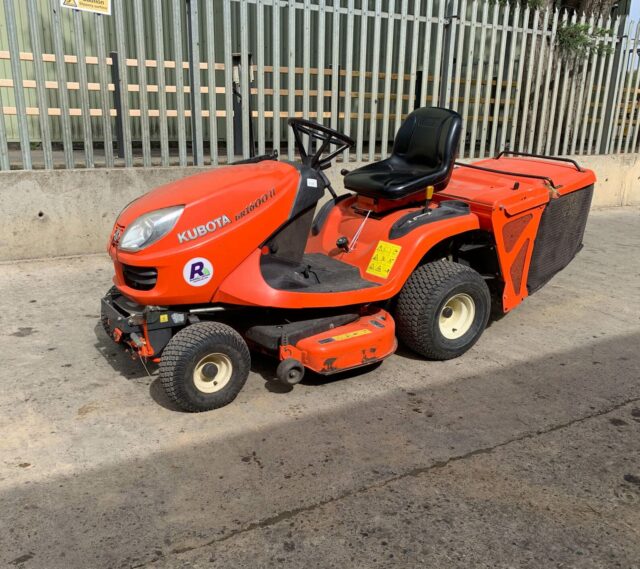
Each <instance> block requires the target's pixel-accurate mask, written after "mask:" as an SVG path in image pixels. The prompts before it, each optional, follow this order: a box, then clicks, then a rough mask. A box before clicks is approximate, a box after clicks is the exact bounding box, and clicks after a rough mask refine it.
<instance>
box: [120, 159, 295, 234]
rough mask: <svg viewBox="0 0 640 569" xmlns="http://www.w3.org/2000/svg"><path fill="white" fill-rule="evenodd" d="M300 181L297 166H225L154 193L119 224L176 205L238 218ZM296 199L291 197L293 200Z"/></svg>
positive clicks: (130, 209)
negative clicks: (251, 203) (252, 204)
mask: <svg viewBox="0 0 640 569" xmlns="http://www.w3.org/2000/svg"><path fill="white" fill-rule="evenodd" d="M298 178H299V174H298V171H297V169H296V168H295V167H294V166H292V165H290V164H286V163H283V162H276V161H272V160H265V161H264V162H258V163H255V164H242V165H238V166H224V167H220V168H216V169H213V170H211V171H210V172H203V173H201V174H196V175H195V176H189V177H187V178H183V179H181V180H177V181H175V182H171V183H169V184H165V185H164V186H159V187H157V188H155V189H154V190H151V191H150V192H148V193H146V194H145V195H143V196H141V197H139V198H138V199H136V200H134V201H133V202H131V203H130V204H129V205H128V206H127V207H125V209H124V210H123V211H122V213H121V214H120V216H119V217H118V220H117V223H118V225H121V226H124V227H126V226H128V225H129V224H130V223H131V222H132V221H134V220H135V219H137V218H138V217H140V216H141V215H143V214H145V213H148V212H150V211H154V210H157V209H162V208H166V207H171V206H176V205H183V206H185V213H186V212H187V210H195V209H199V208H201V207H203V206H206V208H207V209H209V208H213V207H215V206H214V204H215V205H219V206H220V208H221V209H224V210H225V211H224V212H222V211H221V214H222V215H227V216H229V215H232V216H234V217H235V215H236V214H237V213H239V212H240V211H242V209H243V207H244V206H245V205H246V202H247V200H250V199H251V198H252V197H257V196H260V195H261V194H263V193H264V192H265V191H269V190H271V189H273V188H276V189H278V188H282V187H289V186H293V185H296V184H297V180H298ZM294 197H295V196H294V195H292V196H291V199H292V200H293V199H294ZM212 213H213V212H212ZM182 217H183V218H184V217H185V215H184V214H183V216H182ZM178 223H179V225H182V224H181V223H180V222H178Z"/></svg>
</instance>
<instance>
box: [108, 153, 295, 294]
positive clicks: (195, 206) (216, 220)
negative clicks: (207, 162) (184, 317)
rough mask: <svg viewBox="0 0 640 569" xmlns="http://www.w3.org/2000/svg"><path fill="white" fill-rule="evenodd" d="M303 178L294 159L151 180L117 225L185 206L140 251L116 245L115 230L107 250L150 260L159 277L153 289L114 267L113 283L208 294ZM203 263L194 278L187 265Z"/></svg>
mask: <svg viewBox="0 0 640 569" xmlns="http://www.w3.org/2000/svg"><path fill="white" fill-rule="evenodd" d="M300 179H301V176H300V172H299V171H298V169H297V168H296V167H295V166H292V165H291V164H287V163H284V162H275V161H264V162H258V163H254V164H243V165H238V166H224V167H221V168H217V169H214V170H211V171H210V172H205V173H203V174H198V175H196V176H191V177H189V178H184V179H183V180H179V181H177V182H173V183H171V184H167V185H165V186H161V187H159V188H156V189H155V190H153V191H151V192H149V193H148V194H146V195H144V196H142V197H141V198H139V199H137V200H136V201H134V202H133V203H131V204H129V205H128V206H127V207H126V208H125V209H124V211H123V212H122V213H121V214H120V216H119V218H118V221H117V226H119V228H120V230H121V231H122V230H124V231H126V229H127V227H128V226H129V225H130V224H131V223H132V222H133V221H134V220H135V219H137V218H138V217H139V216H140V215H142V214H145V213H147V212H151V211H155V210H158V209H163V208H166V207H171V206H184V210H183V212H182V215H181V216H180V218H179V219H178V221H177V222H176V225H175V227H174V228H173V229H172V230H171V231H169V232H168V233H167V234H166V235H164V236H163V237H162V238H160V239H158V240H157V241H156V242H154V243H152V244H151V245H149V246H148V247H146V248H144V249H142V250H141V251H137V252H127V251H123V250H120V249H119V248H118V247H117V245H115V244H114V242H113V237H112V240H111V244H110V249H109V252H110V254H111V255H112V257H113V258H114V260H115V261H116V267H118V266H122V267H124V266H128V267H131V266H133V267H153V270H154V271H157V275H158V276H157V282H156V284H155V286H154V287H153V289H152V290H148V291H144V290H135V289H132V288H129V287H128V286H127V285H126V284H125V283H124V281H123V279H122V278H121V276H119V273H118V269H117V270H116V272H117V277H116V284H117V285H118V286H119V288H120V289H121V290H122V292H124V293H125V294H126V295H127V296H129V297H130V298H132V299H134V300H136V301H137V302H140V303H142V304H161V305H173V304H198V303H205V302H209V301H210V299H211V297H212V295H213V293H214V291H215V290H216V289H217V287H218V286H219V285H220V283H221V282H222V281H223V280H224V279H225V278H226V277H227V276H228V275H229V274H230V273H231V272H232V271H233V270H234V269H235V268H236V267H237V266H238V265H239V264H240V263H241V262H242V261H243V260H244V259H246V258H247V257H248V256H249V255H250V254H251V253H252V252H254V251H256V249H257V248H259V247H260V246H261V244H262V243H264V241H265V240H266V239H267V238H268V237H269V236H270V235H272V234H273V233H274V232H275V231H276V230H277V229H278V228H279V227H280V226H281V225H282V224H283V223H285V222H286V221H287V220H288V219H289V216H290V214H291V211H292V208H293V204H294V202H295V200H296V196H297V194H298V187H299V185H300ZM114 234H115V233H114ZM114 234H112V235H114ZM204 268H206V273H203V274H205V278H202V279H200V280H194V278H193V275H192V274H191V273H192V272H193V271H194V270H196V269H197V270H198V271H200V270H202V271H204V270H205V269H204ZM198 274H200V273H198Z"/></svg>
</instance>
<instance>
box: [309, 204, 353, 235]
mask: <svg viewBox="0 0 640 569" xmlns="http://www.w3.org/2000/svg"><path fill="white" fill-rule="evenodd" d="M352 196H353V194H343V195H341V196H338V197H337V198H333V199H331V200H329V201H328V202H327V203H325V204H324V205H323V206H322V207H321V208H320V209H319V210H318V213H317V214H316V217H315V219H314V220H313V223H312V224H311V235H318V233H320V231H321V230H322V226H323V225H324V222H325V221H327V217H329V214H330V213H331V210H332V209H333V208H334V207H335V206H336V204H338V203H340V202H341V201H343V200H345V199H347V198H350V197H352Z"/></svg>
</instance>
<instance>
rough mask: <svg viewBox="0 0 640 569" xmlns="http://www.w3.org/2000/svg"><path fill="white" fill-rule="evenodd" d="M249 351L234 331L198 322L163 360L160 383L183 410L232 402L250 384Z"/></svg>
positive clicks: (169, 346)
mask: <svg viewBox="0 0 640 569" xmlns="http://www.w3.org/2000/svg"><path fill="white" fill-rule="evenodd" d="M250 368H251V356H250V355H249V348H248V347H247V344H246V343H245V341H244V340H243V339H242V336H240V334H238V333H237V332H236V331H235V330H234V329H233V328H231V327H230V326H227V325H225V324H220V323H218V322H198V323H197V324H192V325H191V326H187V327H186V328H184V329H183V330H181V331H180V332H178V333H177V334H176V335H175V336H174V337H173V338H171V341H170V342H169V343H168V344H167V347H166V348H165V349H164V352H163V354H162V359H161V360H160V382H161V383H162V387H163V388H164V390H165V392H166V394H167V396H168V397H169V398H170V399H171V400H172V401H173V402H175V403H176V404H177V405H178V406H179V407H180V408H181V409H182V410H184V411H191V412H198V411H209V410H211V409H217V408H218V407H223V406H225V405H228V404H229V403H231V402H232V401H233V400H234V399H235V398H236V396H237V395H238V393H239V392H240V390H241V389H242V386H243V385H244V384H245V382H246V381H247V377H248V375H249V370H250Z"/></svg>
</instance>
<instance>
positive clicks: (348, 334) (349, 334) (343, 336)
mask: <svg viewBox="0 0 640 569" xmlns="http://www.w3.org/2000/svg"><path fill="white" fill-rule="evenodd" d="M365 334H371V330H369V329H367V328H362V330H354V331H353V332H346V333H344V334H340V335H338V336H333V337H332V338H331V339H332V340H334V341H336V342H341V341H342V340H349V339H350V338H357V337H358V336H364V335H365Z"/></svg>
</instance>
